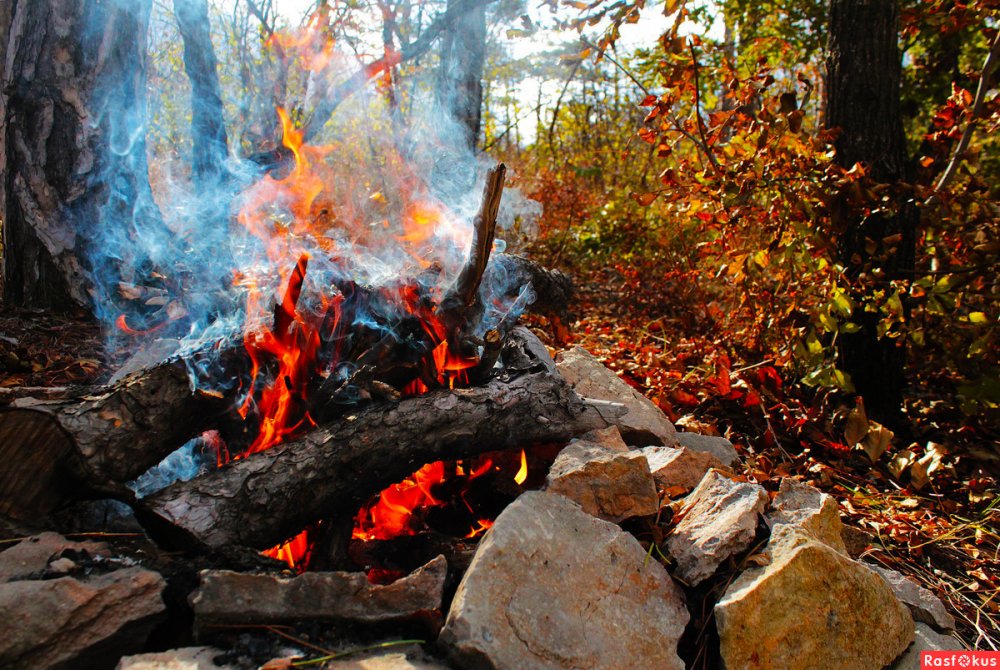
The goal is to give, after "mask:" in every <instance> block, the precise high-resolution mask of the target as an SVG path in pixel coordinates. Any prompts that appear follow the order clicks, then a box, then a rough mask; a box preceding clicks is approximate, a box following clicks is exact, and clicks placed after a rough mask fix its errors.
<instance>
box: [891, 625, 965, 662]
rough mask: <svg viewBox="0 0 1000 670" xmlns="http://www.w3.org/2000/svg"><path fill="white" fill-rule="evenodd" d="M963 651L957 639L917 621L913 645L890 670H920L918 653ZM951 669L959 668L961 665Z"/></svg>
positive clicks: (963, 647) (962, 646) (963, 646)
mask: <svg viewBox="0 0 1000 670" xmlns="http://www.w3.org/2000/svg"><path fill="white" fill-rule="evenodd" d="M964 649H965V645H963V644H962V643H961V642H960V641H959V640H958V639H957V638H955V637H954V636H951V635H944V634H942V633H938V632H937V631H936V630H934V629H933V628H931V627H930V626H928V625H927V624H925V623H923V622H920V621H918V622H917V630H916V634H915V635H914V640H913V644H911V645H910V646H909V647H908V648H907V649H906V652H904V653H903V655H902V656H900V657H899V658H898V659H897V660H896V662H895V663H893V664H892V668H891V670H922V668H921V666H920V652H922V651H962V650H964ZM952 667H956V668H961V667H962V666H961V665H955V666H952Z"/></svg>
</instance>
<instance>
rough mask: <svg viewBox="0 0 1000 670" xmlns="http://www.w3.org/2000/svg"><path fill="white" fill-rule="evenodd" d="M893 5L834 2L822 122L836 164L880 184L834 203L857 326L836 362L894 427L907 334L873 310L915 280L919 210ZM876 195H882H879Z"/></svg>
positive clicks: (843, 340) (842, 342)
mask: <svg viewBox="0 0 1000 670" xmlns="http://www.w3.org/2000/svg"><path fill="white" fill-rule="evenodd" d="M898 40H899V8H898V5H897V3H896V2H885V1H884V0H832V2H831V3H830V33H829V42H828V45H827V54H828V55H827V107H826V117H825V123H826V125H827V127H830V128H835V129H837V130H838V131H839V132H838V134H837V139H836V141H835V146H836V149H837V162H838V163H839V164H840V165H841V166H843V167H845V168H848V169H850V168H851V167H852V166H853V165H855V164H856V163H860V164H861V165H863V166H864V168H863V169H864V170H865V174H866V175H867V176H868V177H869V178H870V179H871V180H872V182H874V183H875V184H877V185H878V186H877V187H875V188H879V190H880V197H879V198H878V199H877V200H876V201H874V202H871V201H867V199H862V201H860V202H859V200H858V198H857V197H854V196H852V195H851V194H849V193H846V192H843V193H841V194H840V195H839V197H838V198H837V201H836V202H835V203H834V204H833V206H832V207H833V217H834V225H835V226H837V227H839V228H841V231H839V232H840V249H839V256H840V261H841V263H842V264H843V265H844V267H845V268H846V276H847V278H848V279H849V280H850V281H852V282H853V283H854V285H855V296H856V298H857V299H858V303H859V306H858V308H857V309H856V310H855V314H854V317H853V320H854V321H855V322H856V323H857V324H858V325H860V329H859V330H858V331H857V332H855V333H843V334H842V335H841V337H840V339H839V348H840V355H841V362H842V368H843V370H844V371H846V372H847V373H848V374H850V376H851V380H852V381H853V383H854V387H855V389H856V390H857V391H858V393H860V394H861V395H862V396H863V397H864V399H865V404H866V408H867V409H868V412H869V414H871V415H872V416H874V417H876V418H878V419H879V420H881V421H891V422H892V423H893V424H896V425H899V423H900V421H899V416H898V415H899V412H900V410H901V408H902V402H903V384H904V380H905V377H904V374H903V371H904V365H905V361H906V338H905V337H899V336H898V335H899V334H900V333H898V332H889V331H886V330H885V329H884V328H883V329H882V330H881V331H880V324H881V323H882V320H883V315H882V314H881V312H880V310H878V309H871V308H870V307H871V305H870V303H871V302H872V299H871V296H872V295H873V294H874V292H875V291H880V292H882V293H885V294H887V295H888V298H887V300H893V297H894V296H895V298H894V303H893V304H895V303H897V302H898V303H899V304H901V305H902V311H901V313H900V317H901V318H902V319H903V320H904V321H905V319H906V318H907V317H908V316H909V310H908V308H907V307H906V305H905V303H904V302H902V300H901V299H900V298H899V297H898V296H896V291H897V287H896V285H895V284H894V282H897V281H902V282H909V281H911V280H912V279H913V272H914V260H915V259H914V254H915V251H916V246H915V244H916V229H917V223H918V221H919V217H920V215H919V212H918V210H917V208H916V206H915V203H914V197H913V192H912V191H911V190H908V189H907V187H906V186H905V182H906V181H907V180H908V179H909V174H908V170H907V166H908V162H909V161H908V157H907V152H906V137H905V135H904V133H903V116H902V112H901V108H900V73H901V57H900V53H899V48H898V46H897V44H898ZM882 196H887V198H884V197H882Z"/></svg>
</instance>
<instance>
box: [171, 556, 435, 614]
mask: <svg viewBox="0 0 1000 670" xmlns="http://www.w3.org/2000/svg"><path fill="white" fill-rule="evenodd" d="M447 575H448V562H447V561H446V560H445V558H444V556H438V557H437V558H435V559H433V560H432V561H431V562H430V563H428V564H427V565H425V566H423V567H421V568H418V569H417V570H415V571H413V572H412V573H411V574H409V575H407V576H406V577H403V578H402V579H398V580H396V581H395V582H393V583H391V584H385V585H380V584H371V583H369V582H368V578H367V577H366V576H365V574H364V573H363V572H306V573H304V574H301V575H298V576H295V577H284V576H281V575H268V574H251V573H241V572H231V571H229V570H202V572H201V584H200V585H199V586H198V589H197V590H196V591H195V592H194V593H193V594H191V597H190V598H189V600H190V602H191V606H192V608H193V609H194V616H195V628H196V630H201V629H203V628H204V627H206V626H212V625H220V624H221V625H231V624H264V623H284V622H292V621H356V622H360V623H368V624H371V623H380V622H384V621H400V620H408V619H417V620H423V621H429V622H433V621H435V620H436V621H437V622H438V624H440V618H439V614H438V613H439V612H440V610H441V599H442V597H443V593H444V582H445V578H446V577H447Z"/></svg>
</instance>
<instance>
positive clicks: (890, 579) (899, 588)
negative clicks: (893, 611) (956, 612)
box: [865, 563, 955, 633]
mask: <svg viewBox="0 0 1000 670" xmlns="http://www.w3.org/2000/svg"><path fill="white" fill-rule="evenodd" d="M865 565H866V566H867V567H869V568H871V569H872V570H874V571H875V572H876V574H878V575H879V576H880V577H882V579H884V580H885V581H886V583H887V584H888V585H889V588H891V589H892V592H893V593H895V594H896V597H897V598H899V600H900V601H901V602H902V603H903V604H904V605H906V606H907V607H909V608H910V614H912V615H913V620H914V621H920V622H923V623H926V624H930V625H931V626H933V627H934V628H936V629H937V630H939V631H941V632H944V633H948V632H951V631H953V630H955V617H953V616H952V615H951V613H949V612H948V609H947V608H946V607H945V606H944V603H943V602H941V599H940V598H938V597H937V596H936V595H934V594H933V593H932V592H931V591H929V590H928V589H925V588H924V587H923V586H921V585H920V584H918V583H917V582H915V581H913V580H912V579H907V578H906V577H904V576H903V575H901V574H899V573H898V572H896V571H895V570H890V569H888V568H883V567H882V566H880V565H874V564H872V563H865Z"/></svg>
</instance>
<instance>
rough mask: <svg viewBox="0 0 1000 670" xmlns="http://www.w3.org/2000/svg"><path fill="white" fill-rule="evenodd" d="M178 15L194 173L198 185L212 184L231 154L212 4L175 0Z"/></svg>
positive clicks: (192, 171) (219, 176) (175, 10)
mask: <svg viewBox="0 0 1000 670" xmlns="http://www.w3.org/2000/svg"><path fill="white" fill-rule="evenodd" d="M174 14H175V15H176V16H177V25H178V27H179V28H180V32H181V37H182V38H183V39H184V70H185V71H186V72H187V76H188V79H189V80H190V81H191V135H192V140H193V142H192V144H193V146H192V148H191V151H192V153H191V173H192V177H193V178H194V183H195V186H196V187H208V186H211V184H212V183H213V182H217V181H218V180H219V179H220V178H221V177H223V176H224V174H225V161H226V158H227V157H228V155H229V139H228V137H227V135H226V122H225V117H224V116H223V112H222V94H221V92H220V88H219V73H218V63H217V61H216V58H215V49H214V47H213V46H212V37H211V34H210V32H209V30H210V28H211V24H210V23H209V19H208V3H207V2H206V0H174Z"/></svg>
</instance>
